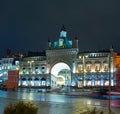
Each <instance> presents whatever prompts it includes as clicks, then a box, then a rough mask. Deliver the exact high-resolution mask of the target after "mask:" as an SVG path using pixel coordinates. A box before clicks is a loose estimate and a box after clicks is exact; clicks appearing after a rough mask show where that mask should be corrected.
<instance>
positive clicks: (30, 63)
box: [28, 60, 34, 91]
mask: <svg viewBox="0 0 120 114" xmlns="http://www.w3.org/2000/svg"><path fill="white" fill-rule="evenodd" d="M33 63H34V61H33V60H32V61H28V64H29V65H30V71H29V74H30V76H31V73H32V64H33ZM29 81H31V80H29ZM30 87H31V83H30V82H29V91H30Z"/></svg>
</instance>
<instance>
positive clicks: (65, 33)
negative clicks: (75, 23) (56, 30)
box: [60, 25, 67, 38]
mask: <svg viewBox="0 0 120 114" xmlns="http://www.w3.org/2000/svg"><path fill="white" fill-rule="evenodd" d="M60 37H61V38H63V37H64V38H66V37H67V32H66V30H65V27H64V25H63V26H62V28H61V32H60Z"/></svg>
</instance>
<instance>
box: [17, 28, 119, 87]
mask: <svg viewBox="0 0 120 114" xmlns="http://www.w3.org/2000/svg"><path fill="white" fill-rule="evenodd" d="M117 57H118V55H117V53H116V52H114V50H113V49H112V48H111V49H110V50H109V51H97V52H80V51H79V48H78V39H77V38H74V39H73V40H70V39H69V38H68V37H67V32H66V30H65V28H64V27H63V28H62V29H61V31H60V37H59V39H58V40H57V41H55V42H51V41H50V40H48V42H47V47H46V50H45V53H44V54H43V53H42V54H37V55H36V54H33V55H32V56H26V57H23V58H22V59H21V60H20V64H19V86H25V87H51V88H55V87H61V86H72V87H80V88H82V87H105V86H106V87H107V86H109V84H110V85H111V86H115V84H116V76H115V69H116V65H117V64H118V63H120V62H118V61H117V62H116V61H115V59H116V58H117Z"/></svg>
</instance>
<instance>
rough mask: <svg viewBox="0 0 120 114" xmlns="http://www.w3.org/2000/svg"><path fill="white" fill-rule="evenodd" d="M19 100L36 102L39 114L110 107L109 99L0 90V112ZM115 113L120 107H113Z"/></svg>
mask: <svg viewBox="0 0 120 114" xmlns="http://www.w3.org/2000/svg"><path fill="white" fill-rule="evenodd" d="M19 100H24V101H32V102H35V103H36V105H37V106H38V107H39V114H79V113H80V108H83V107H89V108H93V107H97V108H98V109H101V108H102V109H104V110H105V111H106V110H107V109H108V107H107V106H108V105H107V104H108V100H107V99H106V100H104V99H94V98H88V97H80V96H68V95H65V94H55V93H39V92H36V91H31V92H29V91H27V90H25V91H23V90H22V91H0V110H1V112H0V114H3V110H4V107H5V106H6V105H7V104H9V103H13V102H17V101H19ZM112 110H113V112H115V111H116V113H115V114H119V112H120V109H119V108H113V107H112Z"/></svg>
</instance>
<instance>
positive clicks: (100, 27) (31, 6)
mask: <svg viewBox="0 0 120 114" xmlns="http://www.w3.org/2000/svg"><path fill="white" fill-rule="evenodd" d="M63 25H64V26H65V28H66V30H67V35H68V39H74V38H75V37H76V36H77V38H78V39H79V49H80V51H94V50H101V49H109V48H110V47H111V45H113V47H114V49H115V50H116V51H119V52H120V0H0V55H2V54H3V53H4V52H5V50H6V49H7V48H11V50H12V51H15V52H19V51H28V50H32V51H43V50H45V48H46V42H47V40H48V39H50V40H51V41H52V42H53V41H56V40H57V39H58V38H59V34H60V30H61V27H62V26H63Z"/></svg>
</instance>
